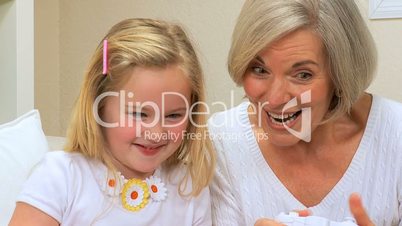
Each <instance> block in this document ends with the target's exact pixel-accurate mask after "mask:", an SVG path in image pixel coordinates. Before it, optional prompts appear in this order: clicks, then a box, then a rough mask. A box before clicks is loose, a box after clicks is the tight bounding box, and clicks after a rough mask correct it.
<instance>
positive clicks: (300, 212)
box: [295, 209, 312, 217]
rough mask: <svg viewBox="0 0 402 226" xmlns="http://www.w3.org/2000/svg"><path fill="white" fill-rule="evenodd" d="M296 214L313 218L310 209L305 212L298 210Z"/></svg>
mask: <svg viewBox="0 0 402 226" xmlns="http://www.w3.org/2000/svg"><path fill="white" fill-rule="evenodd" d="M295 212H297V213H298V214H299V217H308V216H311V215H312V213H311V210H309V209H305V210H296V211H295Z"/></svg>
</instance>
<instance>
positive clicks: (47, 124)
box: [34, 0, 62, 135]
mask: <svg viewBox="0 0 402 226" xmlns="http://www.w3.org/2000/svg"><path fill="white" fill-rule="evenodd" d="M34 4H35V5H34V8H35V25H34V26H35V54H34V57H35V60H34V61H35V108H37V109H39V112H40V114H41V120H42V125H43V128H44V130H45V133H46V134H47V135H60V134H62V132H61V129H60V128H61V125H62V121H61V120H60V115H61V114H62V113H61V109H60V106H61V103H62V102H61V101H60V96H61V95H60V86H61V83H60V76H62V73H61V71H60V60H59V59H60V56H59V55H60V51H59V49H60V48H59V46H60V44H59V43H60V37H59V33H60V32H59V26H60V23H59V18H60V16H59V1H58V0H57V1H55V0H35V3H34Z"/></svg>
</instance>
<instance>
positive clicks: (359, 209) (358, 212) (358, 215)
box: [349, 193, 375, 226]
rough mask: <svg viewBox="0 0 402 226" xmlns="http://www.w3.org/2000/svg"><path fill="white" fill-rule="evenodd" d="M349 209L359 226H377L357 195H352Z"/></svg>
mask: <svg viewBox="0 0 402 226" xmlns="http://www.w3.org/2000/svg"><path fill="white" fill-rule="evenodd" d="M349 207H350V212H352V214H353V217H354V218H355V220H356V223H357V225H359V226H375V225H374V223H373V222H372V221H371V220H370V217H369V216H368V214H367V212H366V210H365V209H364V207H363V204H362V200H361V198H360V195H358V194H357V193H352V194H351V195H350V197H349Z"/></svg>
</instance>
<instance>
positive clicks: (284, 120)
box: [268, 110, 301, 125]
mask: <svg viewBox="0 0 402 226" xmlns="http://www.w3.org/2000/svg"><path fill="white" fill-rule="evenodd" d="M300 113H301V110H300V111H297V112H295V113H292V114H283V115H278V114H275V113H271V112H268V115H269V118H270V119H271V122H272V123H274V124H277V125H282V124H289V123H291V122H292V121H294V120H295V119H296V118H297V116H299V115H300Z"/></svg>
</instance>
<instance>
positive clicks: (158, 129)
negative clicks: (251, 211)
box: [10, 19, 215, 226]
mask: <svg viewBox="0 0 402 226" xmlns="http://www.w3.org/2000/svg"><path fill="white" fill-rule="evenodd" d="M198 101H204V83H203V75H202V71H201V68H200V64H199V62H198V59H197V56H196V54H195V52H194V49H193V47H192V45H191V43H190V41H189V40H188V38H187V36H186V34H185V33H184V32H183V30H182V29H181V28H180V27H179V26H176V25H171V24H168V23H166V22H162V21H156V20H150V19H128V20H124V21H122V22H120V23H118V24H116V25H115V26H114V27H112V28H111V30H110V31H109V33H108V34H107V35H106V37H105V38H104V39H103V41H102V43H101V44H100V45H99V46H98V48H97V49H96V51H95V53H94V55H93V57H92V60H91V63H90V65H89V68H88V70H87V72H86V75H85V79H84V83H83V86H82V88H81V92H80V95H79V98H78V101H77V103H76V107H75V111H74V115H73V118H72V122H71V126H70V130H69V133H68V143H67V146H66V151H55V152H50V153H48V154H47V155H46V157H45V158H44V159H43V161H42V162H41V164H40V165H39V166H38V167H37V168H36V169H35V171H34V172H33V174H32V175H31V177H30V178H29V180H28V181H27V182H26V184H25V185H24V188H23V190H22V193H21V194H20V196H19V198H18V202H17V206H16V209H15V212H14V215H13V217H12V219H11V222H10V225H40V226H45V225H80V226H81V225H82V226H84V225H108V226H110V225H202V226H204V225H211V216H210V215H211V212H210V197H209V190H208V187H207V185H208V183H209V181H210V180H211V177H212V175H213V170H214V164H215V156H214V152H213V151H212V150H211V148H210V147H211V146H210V143H209V142H208V140H207V139H205V136H197V139H187V138H188V137H189V136H188V135H189V134H205V132H206V131H205V127H203V126H200V125H205V124H206V123H205V122H206V119H205V115H203V114H196V113H199V112H204V111H205V109H204V108H203V106H204V105H202V104H195V103H197V102H198ZM193 104H194V105H193Z"/></svg>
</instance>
